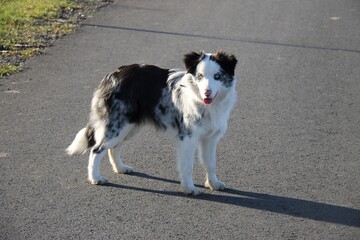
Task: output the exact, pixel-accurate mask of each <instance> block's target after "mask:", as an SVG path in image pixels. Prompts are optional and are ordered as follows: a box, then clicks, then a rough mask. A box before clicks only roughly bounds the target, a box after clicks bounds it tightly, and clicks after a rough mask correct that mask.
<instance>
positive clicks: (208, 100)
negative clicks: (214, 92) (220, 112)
mask: <svg viewBox="0 0 360 240" xmlns="http://www.w3.org/2000/svg"><path fill="white" fill-rule="evenodd" d="M212 101H213V100H212V98H204V103H205V104H210V103H212Z"/></svg>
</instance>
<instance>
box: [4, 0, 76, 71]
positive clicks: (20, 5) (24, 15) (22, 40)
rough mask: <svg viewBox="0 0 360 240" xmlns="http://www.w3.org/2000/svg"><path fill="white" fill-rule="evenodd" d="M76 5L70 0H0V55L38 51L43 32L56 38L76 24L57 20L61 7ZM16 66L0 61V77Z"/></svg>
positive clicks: (32, 53)
mask: <svg viewBox="0 0 360 240" xmlns="http://www.w3.org/2000/svg"><path fill="white" fill-rule="evenodd" d="M79 7H81V6H79V5H78V4H76V3H74V2H72V1H71V0H0V44H1V46H2V49H3V50H2V51H1V52H0V53H1V55H3V54H8V55H9V54H10V55H13V56H18V57H20V58H29V57H31V56H33V55H35V54H38V53H39V52H41V49H42V48H43V47H44V41H42V39H43V37H44V36H46V37H47V38H49V37H50V38H52V39H56V38H58V37H61V36H63V35H65V34H68V33H69V32H71V31H72V30H73V29H74V28H75V25H74V24H71V23H69V22H67V21H57V19H58V17H59V16H60V14H61V11H70V10H71V9H76V8H79ZM19 69H20V67H19V66H13V65H7V64H0V78H1V77H3V76H5V75H8V74H10V73H11V72H13V71H18V70H19Z"/></svg>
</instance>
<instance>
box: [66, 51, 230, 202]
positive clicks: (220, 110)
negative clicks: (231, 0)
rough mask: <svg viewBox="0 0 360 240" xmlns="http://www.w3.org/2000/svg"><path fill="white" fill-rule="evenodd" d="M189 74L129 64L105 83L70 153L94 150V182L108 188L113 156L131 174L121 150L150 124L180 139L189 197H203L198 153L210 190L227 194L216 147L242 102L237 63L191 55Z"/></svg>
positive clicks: (116, 166)
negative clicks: (105, 165) (104, 168)
mask: <svg viewBox="0 0 360 240" xmlns="http://www.w3.org/2000/svg"><path fill="white" fill-rule="evenodd" d="M184 64H185V71H184V70H180V69H163V68H160V67H157V66H153V65H139V64H133V65H126V66H121V67H119V68H118V69H117V70H116V71H115V72H113V73H111V74H108V75H106V76H105V78H104V79H103V80H102V81H101V82H100V85H99V87H98V89H97V90H96V91H95V93H94V96H93V98H92V102H91V112H90V120H89V123H88V125H87V126H86V127H85V128H83V129H81V130H80V131H79V132H78V133H77V135H76V137H75V139H74V140H73V142H72V143H71V145H70V146H69V147H68V148H67V149H66V151H67V153H68V154H69V155H73V154H81V153H84V152H85V151H86V150H88V149H91V151H90V157H89V164H88V180H89V181H90V183H91V184H94V185H97V184H105V183H106V182H107V179H106V178H105V177H103V176H102V175H101V174H100V162H101V160H102V159H103V158H104V157H105V155H106V153H108V156H109V159H110V163H111V165H112V167H113V170H114V171H115V172H116V173H131V172H133V169H132V168H131V167H129V166H127V165H125V164H123V162H122V160H121V157H120V148H121V145H122V144H123V142H124V141H126V140H128V139H129V138H130V137H131V136H133V135H134V133H135V132H136V130H137V129H139V127H141V126H142V125H144V124H151V125H153V126H155V127H156V129H158V130H161V131H163V132H165V133H166V134H167V135H168V136H169V137H170V138H172V139H175V143H176V146H177V169H178V172H179V175H180V180H181V186H182V189H183V192H184V193H185V194H187V195H198V194H200V190H199V189H198V188H196V187H195V185H194V182H193V178H192V175H193V165H194V156H195V152H196V149H198V152H199V159H200V161H201V162H202V163H203V165H205V170H206V180H205V187H206V188H210V189H212V190H223V189H224V188H225V184H224V183H223V182H221V181H219V180H218V178H217V176H216V147H217V144H218V142H219V140H220V139H221V138H222V137H223V135H224V133H225V131H226V129H227V121H228V119H229V116H230V113H231V110H232V108H233V106H234V104H235V101H236V82H237V79H236V76H235V67H236V64H237V59H236V57H235V56H234V55H232V54H228V53H226V52H224V51H217V52H216V53H204V52H190V53H188V54H186V55H185V56H184Z"/></svg>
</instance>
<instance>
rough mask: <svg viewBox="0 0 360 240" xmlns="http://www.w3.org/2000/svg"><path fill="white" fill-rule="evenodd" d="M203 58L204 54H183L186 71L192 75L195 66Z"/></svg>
mask: <svg viewBox="0 0 360 240" xmlns="http://www.w3.org/2000/svg"><path fill="white" fill-rule="evenodd" d="M204 56H205V54H204V52H191V53H188V54H185V56H184V63H185V68H186V71H187V72H188V73H191V74H193V75H194V74H195V71H196V66H197V65H198V64H199V62H200V61H201V60H202V59H203V58H204Z"/></svg>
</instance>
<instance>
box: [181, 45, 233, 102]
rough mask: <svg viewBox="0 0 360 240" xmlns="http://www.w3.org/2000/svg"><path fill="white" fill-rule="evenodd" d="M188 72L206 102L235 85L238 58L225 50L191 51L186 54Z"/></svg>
mask: <svg viewBox="0 0 360 240" xmlns="http://www.w3.org/2000/svg"><path fill="white" fill-rule="evenodd" d="M184 63H185V67H186V71H187V73H189V74H191V75H192V77H193V80H194V83H195V85H196V86H197V88H198V90H199V95H200V97H201V99H202V101H203V102H204V104H211V103H213V102H214V101H215V100H216V98H217V97H219V98H221V96H222V95H224V94H225V93H226V92H227V91H228V90H229V89H230V88H232V87H233V85H234V80H235V77H234V74H235V66H236V63H237V59H236V57H235V56H234V55H229V54H227V53H225V52H223V51H218V52H216V53H213V54H211V53H204V52H198V53H197V52H191V53H188V54H186V55H185V57H184Z"/></svg>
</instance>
